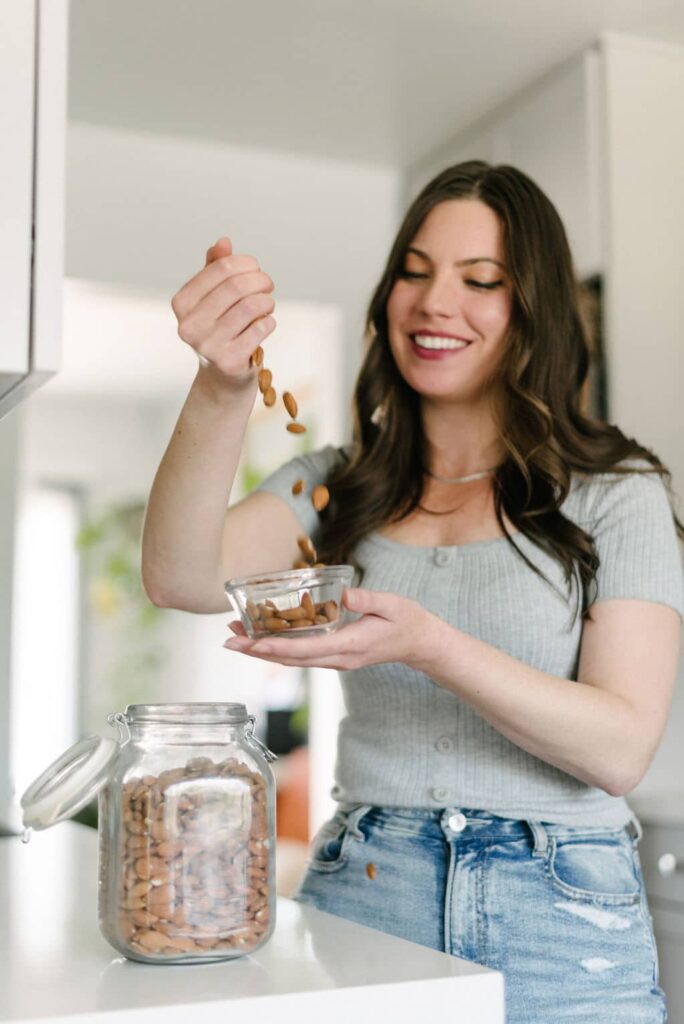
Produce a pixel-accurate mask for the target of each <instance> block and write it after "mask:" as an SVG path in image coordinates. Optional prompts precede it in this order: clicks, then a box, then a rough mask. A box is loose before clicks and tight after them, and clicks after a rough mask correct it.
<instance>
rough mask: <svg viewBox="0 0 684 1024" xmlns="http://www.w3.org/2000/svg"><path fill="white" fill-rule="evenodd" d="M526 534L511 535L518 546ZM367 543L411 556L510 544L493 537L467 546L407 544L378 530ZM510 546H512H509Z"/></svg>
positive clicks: (478, 549)
mask: <svg viewBox="0 0 684 1024" xmlns="http://www.w3.org/2000/svg"><path fill="white" fill-rule="evenodd" d="M524 536H525V535H524V534H523V533H522V531H521V530H516V531H515V532H514V533H512V534H511V537H513V538H514V540H515V542H516V544H517V543H518V542H519V540H520V539H523V540H524ZM365 539H366V540H367V541H370V542H371V543H372V544H377V545H380V547H387V548H390V549H392V550H394V551H396V552H397V553H398V552H400V551H401V552H403V553H405V554H410V555H431V554H433V553H434V552H435V551H460V552H463V553H467V552H469V551H481V550H482V549H483V548H494V547H495V546H497V545H500V544H508V538H507V537H492V538H491V539H490V540H474V541H469V542H468V543H467V544H407V543H406V542H405V541H402V540H392V538H391V537H385V536H383V534H381V533H379V532H378V531H377V530H372V531H371V532H370V533H369V534H367V536H366V538H365ZM509 546H510V545H509Z"/></svg>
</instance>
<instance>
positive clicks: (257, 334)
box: [171, 238, 275, 391]
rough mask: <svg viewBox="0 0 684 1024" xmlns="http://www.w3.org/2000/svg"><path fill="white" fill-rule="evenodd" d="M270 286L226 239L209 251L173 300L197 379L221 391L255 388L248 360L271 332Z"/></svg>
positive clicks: (254, 264)
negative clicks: (192, 354) (197, 369)
mask: <svg viewBox="0 0 684 1024" xmlns="http://www.w3.org/2000/svg"><path fill="white" fill-rule="evenodd" d="M273 287H274V285H273V281H272V280H271V278H270V277H269V276H268V274H265V273H264V272H263V271H262V270H261V268H260V267H259V264H258V263H257V261H256V260H255V259H254V257H253V256H244V255H238V254H235V253H234V252H233V246H232V243H231V241H230V239H229V238H220V239H219V240H218V242H216V243H215V244H214V245H212V246H211V247H210V248H209V249H208V250H207V256H206V264H205V266H204V267H203V268H202V270H200V271H199V273H197V274H195V276H194V277H192V278H191V279H190V280H189V281H188V282H187V283H186V284H184V285H183V287H182V288H180V289H179V291H178V292H177V293H176V294H175V295H174V297H173V299H172V300H171V308H172V309H173V311H174V313H175V315H176V319H177V321H178V334H179V336H180V338H181V339H182V340H183V341H184V342H186V344H188V345H190V347H191V348H193V349H194V350H195V351H196V352H197V354H198V356H201V357H202V359H201V360H200V363H201V364H202V365H201V368H200V375H205V376H206V378H207V380H208V381H210V382H211V383H212V385H214V386H219V387H221V389H226V388H227V389H228V390H239V391H242V390H244V389H246V388H249V387H254V386H255V384H256V373H255V372H254V367H253V366H251V364H250V356H251V355H252V353H253V352H254V351H255V350H256V349H257V348H258V346H259V345H260V344H261V343H262V342H263V341H264V339H265V338H266V337H267V336H268V335H269V334H270V333H271V332H272V331H273V329H274V328H275V320H274V318H273V316H272V315H271V314H272V312H273V310H274V308H275V302H274V300H273V296H272V294H271V293H272V291H273Z"/></svg>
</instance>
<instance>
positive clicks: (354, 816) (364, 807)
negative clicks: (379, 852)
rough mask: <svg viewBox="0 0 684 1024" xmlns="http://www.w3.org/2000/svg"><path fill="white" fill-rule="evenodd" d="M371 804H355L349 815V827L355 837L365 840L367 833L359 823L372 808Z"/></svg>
mask: <svg viewBox="0 0 684 1024" xmlns="http://www.w3.org/2000/svg"><path fill="white" fill-rule="evenodd" d="M371 806H372V805H371V804H354V806H353V807H352V808H351V809H350V810H349V813H348V816H347V829H348V830H349V832H350V833H351V834H352V835H353V836H354V838H355V839H360V840H361V841H362V842H363V841H364V840H365V838H366V837H365V835H364V834H363V832H362V831H361V829H360V828H359V823H360V821H361V819H362V818H364V817H365V816H366V815H367V814H368V812H369V811H370V809H371Z"/></svg>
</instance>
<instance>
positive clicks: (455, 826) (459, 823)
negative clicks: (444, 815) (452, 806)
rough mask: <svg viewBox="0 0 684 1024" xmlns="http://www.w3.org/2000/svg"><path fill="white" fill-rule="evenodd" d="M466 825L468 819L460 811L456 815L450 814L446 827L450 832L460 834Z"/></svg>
mask: <svg viewBox="0 0 684 1024" xmlns="http://www.w3.org/2000/svg"><path fill="white" fill-rule="evenodd" d="M467 824H468V819H467V818H466V816H465V814H461V812H460V811H459V812H458V813H457V814H452V815H451V817H450V818H449V820H448V822H447V825H448V826H449V828H450V829H451V831H452V832H462V831H463V829H464V828H465V827H466V825H467Z"/></svg>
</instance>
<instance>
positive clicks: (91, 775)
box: [21, 736, 119, 830]
mask: <svg viewBox="0 0 684 1024" xmlns="http://www.w3.org/2000/svg"><path fill="white" fill-rule="evenodd" d="M118 753H119V744H118V743H117V741H116V740H113V739H106V738H104V737H102V736H86V738H85V739H83V740H79V742H78V743H74V745H73V747H69V749H68V750H65V751H64V753H63V754H62V755H61V756H60V757H58V758H57V760H56V761H53V762H52V764H51V765H50V766H49V767H48V768H46V769H45V771H44V772H42V774H41V775H39V776H38V778H37V779H35V780H34V781H33V782H32V783H31V785H30V786H29V787H28V789H27V790H26V792H25V793H24V795H23V796H22V798H21V807H22V811H23V822H24V828H32V829H37V830H39V829H43V828H50V826H51V825H56V824H57V822H58V821H64V819H65V818H70V817H72V816H73V815H74V814H76V813H77V812H78V811H80V810H81V808H82V807H85V805H86V804H87V803H89V802H90V801H91V800H92V799H93V797H94V796H96V795H97V794H98V793H99V791H100V790H101V789H102V787H103V786H104V784H105V782H106V781H107V779H108V777H109V773H110V770H111V768H112V766H113V764H114V761H115V760H116V758H117V756H118Z"/></svg>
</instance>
